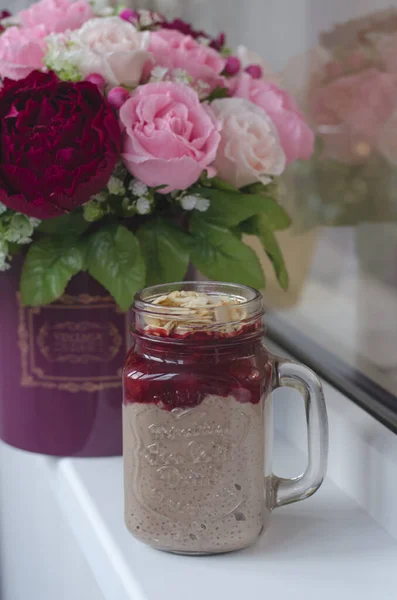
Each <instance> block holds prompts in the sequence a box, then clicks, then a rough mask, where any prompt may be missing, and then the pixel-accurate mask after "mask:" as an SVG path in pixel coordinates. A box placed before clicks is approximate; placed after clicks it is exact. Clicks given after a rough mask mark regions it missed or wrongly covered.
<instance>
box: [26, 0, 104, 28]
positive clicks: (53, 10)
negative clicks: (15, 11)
mask: <svg viewBox="0 0 397 600" xmlns="http://www.w3.org/2000/svg"><path fill="white" fill-rule="evenodd" d="M94 16H95V15H94V12H93V10H92V8H91V6H90V4H89V3H88V2H86V0H76V2H72V1H71V0H40V1H39V2H36V3H35V4H32V6H30V8H28V9H26V10H23V11H21V12H20V13H19V18H20V21H21V23H22V25H23V26H24V27H35V26H36V25H43V26H44V27H45V29H46V31H47V33H62V32H63V31H66V30H67V29H70V30H72V29H78V28H79V27H81V26H82V24H83V23H85V21H88V19H91V18H92V17H94Z"/></svg>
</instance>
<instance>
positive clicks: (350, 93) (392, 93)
mask: <svg viewBox="0 0 397 600" xmlns="http://www.w3.org/2000/svg"><path fill="white" fill-rule="evenodd" d="M396 103H397V82H396V80H395V78H394V77H393V76H392V75H390V74H388V73H383V72H381V71H378V69H373V68H371V69H365V70H364V71H360V72H359V73H355V74H354V75H346V76H343V77H340V78H338V79H335V80H334V81H332V82H331V83H329V84H328V85H325V86H323V87H321V88H319V89H315V90H314V91H313V92H312V95H311V107H312V115H313V119H314V121H315V123H316V124H317V126H318V127H319V128H322V129H325V128H324V126H331V127H335V126H344V129H346V130H350V131H351V132H354V133H355V134H359V135H361V136H363V137H365V138H366V139H368V140H371V139H375V138H376V136H377V134H378V132H379V129H380V128H381V127H382V126H383V125H384V123H385V122H386V121H387V120H388V119H389V117H390V116H391V115H392V113H393V112H394V109H395V106H396Z"/></svg>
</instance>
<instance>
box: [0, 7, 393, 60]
mask: <svg viewBox="0 0 397 600" xmlns="http://www.w3.org/2000/svg"><path fill="white" fill-rule="evenodd" d="M125 2H126V3H127V4H130V5H134V6H138V7H139V6H141V7H145V8H146V7H153V8H157V9H158V10H163V11H165V12H168V14H169V13H170V12H171V13H174V14H178V15H180V16H182V17H184V18H186V19H188V20H193V21H194V23H195V24H196V25H197V26H198V27H203V28H205V29H207V30H208V31H212V32H213V33H216V32H219V31H226V32H227V33H228V35H229V43H230V45H231V46H236V45H237V44H239V43H243V44H245V45H247V46H250V47H251V48H252V49H253V50H256V51H257V52H259V53H260V54H262V55H263V56H265V57H266V58H267V60H268V61H269V63H270V64H271V65H272V67H273V68H274V69H276V70H279V69H281V68H282V67H283V66H284V65H285V64H286V62H287V61H288V59H289V58H290V57H291V56H293V55H295V54H297V53H299V52H302V51H304V50H306V49H307V48H309V47H310V46H312V45H313V44H314V43H315V42H316V40H317V37H318V34H319V32H320V31H322V30H324V29H329V28H330V27H331V26H332V25H333V24H335V23H338V22H343V21H346V20H347V19H352V18H357V17H359V16H363V15H365V14H367V13H370V12H372V11H375V10H380V9H383V8H388V7H390V6H395V7H397V0H125ZM28 4H29V0H16V1H14V2H10V3H7V2H6V0H0V6H3V7H4V8H9V9H10V10H13V11H15V10H19V9H21V8H23V7H24V6H26V5H28Z"/></svg>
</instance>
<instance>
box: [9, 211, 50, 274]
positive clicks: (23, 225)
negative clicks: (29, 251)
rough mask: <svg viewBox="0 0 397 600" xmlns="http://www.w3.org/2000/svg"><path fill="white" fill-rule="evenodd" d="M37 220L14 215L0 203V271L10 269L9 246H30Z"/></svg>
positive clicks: (18, 214)
mask: <svg viewBox="0 0 397 600" xmlns="http://www.w3.org/2000/svg"><path fill="white" fill-rule="evenodd" d="M39 224H40V221H39V219H35V218H33V217H27V216H25V215H22V214H20V213H14V212H12V211H10V210H8V209H7V207H6V206H5V205H4V204H2V203H1V202H0V271H6V270H7V269H9V268H10V256H11V244H13V245H15V244H16V245H21V246H22V245H25V244H30V243H31V241H32V235H33V232H34V230H35V229H36V227H38V225H39Z"/></svg>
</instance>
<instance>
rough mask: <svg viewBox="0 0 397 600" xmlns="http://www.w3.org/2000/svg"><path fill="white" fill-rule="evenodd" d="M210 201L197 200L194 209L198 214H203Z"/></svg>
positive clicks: (204, 199) (205, 199)
mask: <svg viewBox="0 0 397 600" xmlns="http://www.w3.org/2000/svg"><path fill="white" fill-rule="evenodd" d="M210 204H211V203H210V201H209V200H208V199H207V198H199V199H198V200H197V202H196V206H195V209H196V210H199V211H200V212H205V211H206V210H208V209H209V207H210Z"/></svg>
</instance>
